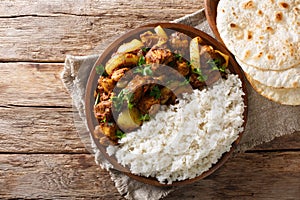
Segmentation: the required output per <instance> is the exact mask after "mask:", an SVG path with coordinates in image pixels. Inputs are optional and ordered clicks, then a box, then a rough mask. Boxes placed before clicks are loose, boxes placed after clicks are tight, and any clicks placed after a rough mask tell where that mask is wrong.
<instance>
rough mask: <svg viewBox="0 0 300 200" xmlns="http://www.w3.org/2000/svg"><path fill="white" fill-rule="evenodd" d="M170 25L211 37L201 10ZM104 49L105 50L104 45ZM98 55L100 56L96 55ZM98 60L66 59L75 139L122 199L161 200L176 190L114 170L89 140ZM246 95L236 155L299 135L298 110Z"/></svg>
mask: <svg viewBox="0 0 300 200" xmlns="http://www.w3.org/2000/svg"><path fill="white" fill-rule="evenodd" d="M173 22H175V23H184V24H187V25H190V26H194V27H196V28H198V29H200V30H202V31H204V32H206V33H208V34H210V35H212V36H213V33H212V32H211V30H210V28H209V25H208V24H207V21H206V18H205V14H204V10H203V9H202V10H199V11H197V12H195V13H193V14H190V15H187V16H185V17H183V18H180V19H177V20H174V21H173ZM110 42H111V40H110V41H109V43H110ZM103 46H107V44H105V45H103ZM100 54H101V52H99V55H100ZM97 58H98V55H90V56H72V55H68V56H67V57H66V59H65V64H64V69H63V71H62V73H61V79H62V81H63V83H64V86H65V87H66V88H67V90H68V92H69V93H70V96H71V98H72V100H73V108H74V112H73V113H74V124H75V126H76V129H77V131H78V135H79V137H80V139H81V140H82V142H83V143H84V145H85V146H86V149H87V150H88V151H89V152H91V153H93V154H94V155H95V162H96V163H97V164H99V165H100V166H101V167H102V168H104V169H106V170H108V171H109V173H110V175H111V179H112V180H113V181H114V183H115V186H116V188H117V189H118V191H119V193H120V194H121V195H122V196H124V197H125V198H126V199H130V200H145V199H148V200H158V199H161V198H163V197H165V196H167V195H168V194H169V193H170V192H171V191H174V190H176V188H175V187H164V188H161V187H156V186H152V185H147V184H144V183H141V182H138V181H136V180H134V179H132V178H129V177H128V176H126V175H124V174H123V173H122V172H119V171H117V170H115V169H113V166H112V165H111V164H110V163H109V162H108V161H107V160H106V159H105V158H104V157H103V155H102V153H101V152H100V151H99V150H98V149H97V147H96V145H95V144H94V142H93V140H92V138H91V135H90V133H89V130H88V128H87V122H86V116H85V103H84V96H85V87H86V83H87V80H88V76H89V74H90V71H91V70H92V67H93V66H94V63H95V62H96V60H97ZM247 91H248V122H247V125H246V128H245V132H244V135H243V137H242V140H241V141H240V144H239V145H238V147H237V149H236V150H235V153H238V152H244V151H245V150H248V149H251V148H253V147H254V146H256V145H259V144H262V143H265V142H269V141H271V140H273V139H274V138H276V137H279V136H282V135H287V134H292V133H294V132H297V131H300V118H299V116H300V106H285V105H280V104H277V103H274V102H271V101H269V100H267V99H266V98H264V97H262V96H260V95H259V94H258V93H256V92H255V91H254V90H253V89H252V87H251V86H250V84H249V83H247Z"/></svg>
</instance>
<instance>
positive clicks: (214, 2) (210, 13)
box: [204, 0, 224, 44]
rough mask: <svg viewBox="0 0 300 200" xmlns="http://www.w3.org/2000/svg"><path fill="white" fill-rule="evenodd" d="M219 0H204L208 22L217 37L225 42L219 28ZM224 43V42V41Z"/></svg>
mask: <svg viewBox="0 0 300 200" xmlns="http://www.w3.org/2000/svg"><path fill="white" fill-rule="evenodd" d="M218 3H219V0H204V8H205V16H206V19H207V22H208V24H209V26H210V28H211V30H212V31H213V33H214V34H215V36H216V38H217V39H218V40H219V41H220V42H222V43H223V41H222V38H221V37H220V34H219V32H218V29H217V23H216V18H217V7H218ZM223 44H224V43H223Z"/></svg>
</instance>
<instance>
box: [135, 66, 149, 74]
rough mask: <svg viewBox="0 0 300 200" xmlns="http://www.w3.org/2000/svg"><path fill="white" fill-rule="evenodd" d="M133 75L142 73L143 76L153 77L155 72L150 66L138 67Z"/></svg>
mask: <svg viewBox="0 0 300 200" xmlns="http://www.w3.org/2000/svg"><path fill="white" fill-rule="evenodd" d="M133 73H136V74H137V73H140V74H142V75H143V76H151V75H153V71H152V69H151V66H150V65H143V66H138V67H137V68H136V69H135V70H134V72H133Z"/></svg>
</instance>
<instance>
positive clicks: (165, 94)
mask: <svg viewBox="0 0 300 200" xmlns="http://www.w3.org/2000/svg"><path fill="white" fill-rule="evenodd" d="M160 92H161V93H160V94H161V95H160V103H161V104H166V103H167V101H168V100H169V99H170V97H171V96H172V94H173V93H172V91H171V90H170V89H169V88H167V87H163V88H162V89H161V91H160Z"/></svg>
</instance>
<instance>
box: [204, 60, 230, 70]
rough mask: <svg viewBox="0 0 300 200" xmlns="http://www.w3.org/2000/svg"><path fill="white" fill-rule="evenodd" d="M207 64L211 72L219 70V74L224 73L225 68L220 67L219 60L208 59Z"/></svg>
mask: <svg viewBox="0 0 300 200" xmlns="http://www.w3.org/2000/svg"><path fill="white" fill-rule="evenodd" d="M207 64H209V65H210V67H211V69H212V70H219V71H220V72H224V73H225V69H226V66H222V65H221V60H220V59H209V60H208V61H207Z"/></svg>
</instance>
